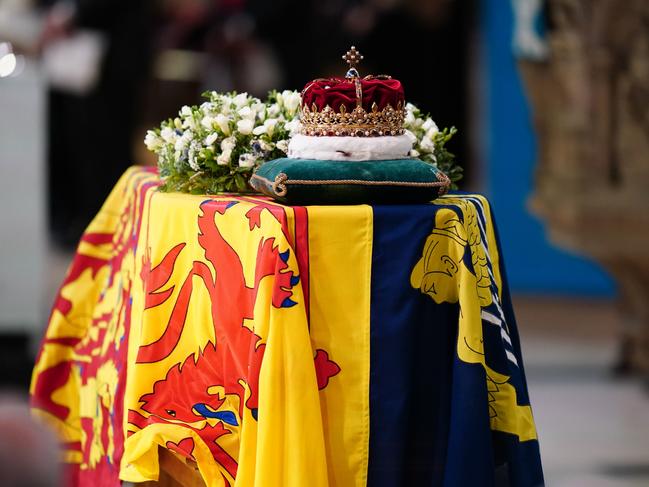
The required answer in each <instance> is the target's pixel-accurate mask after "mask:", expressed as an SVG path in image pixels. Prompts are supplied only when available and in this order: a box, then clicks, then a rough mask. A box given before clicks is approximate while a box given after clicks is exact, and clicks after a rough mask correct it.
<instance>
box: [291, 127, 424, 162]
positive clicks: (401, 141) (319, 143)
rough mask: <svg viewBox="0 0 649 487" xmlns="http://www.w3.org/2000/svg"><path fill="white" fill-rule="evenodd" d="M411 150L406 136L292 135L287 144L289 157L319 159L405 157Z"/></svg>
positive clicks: (347, 159)
mask: <svg viewBox="0 0 649 487" xmlns="http://www.w3.org/2000/svg"><path fill="white" fill-rule="evenodd" d="M411 149H412V140H411V139H410V138H409V137H408V136H407V135H406V134H402V135H390V136H383V137H315V136H310V135H301V134H297V135H294V136H293V137H292V138H291V140H290V141H289V143H288V157H289V158H291V159H319V160H321V161H382V160H388V159H405V158H406V157H408V153H409V152H410V150H411Z"/></svg>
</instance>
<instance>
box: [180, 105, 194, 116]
mask: <svg viewBox="0 0 649 487" xmlns="http://www.w3.org/2000/svg"><path fill="white" fill-rule="evenodd" d="M180 114H181V115H182V116H183V117H191V116H192V109H191V108H189V107H188V106H187V105H185V106H184V107H182V108H181V109H180Z"/></svg>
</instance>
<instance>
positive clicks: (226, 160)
mask: <svg viewBox="0 0 649 487" xmlns="http://www.w3.org/2000/svg"><path fill="white" fill-rule="evenodd" d="M231 157H232V150H230V149H228V150H224V151H223V152H221V153H220V154H219V155H218V157H217V158H216V163H217V164H218V165H219V166H227V165H228V164H230V158H231Z"/></svg>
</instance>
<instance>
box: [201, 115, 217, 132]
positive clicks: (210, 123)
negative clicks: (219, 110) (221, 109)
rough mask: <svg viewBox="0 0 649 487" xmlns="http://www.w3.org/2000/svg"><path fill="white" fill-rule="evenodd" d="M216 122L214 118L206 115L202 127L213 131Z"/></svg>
mask: <svg viewBox="0 0 649 487" xmlns="http://www.w3.org/2000/svg"><path fill="white" fill-rule="evenodd" d="M214 122H215V120H214V117H210V116H209V115H206V116H204V117H203V119H202V120H201V125H202V126H203V127H205V128H206V129H207V130H211V129H212V128H214Z"/></svg>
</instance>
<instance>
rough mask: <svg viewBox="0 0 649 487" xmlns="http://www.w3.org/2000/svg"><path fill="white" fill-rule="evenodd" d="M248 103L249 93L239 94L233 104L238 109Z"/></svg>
mask: <svg viewBox="0 0 649 487" xmlns="http://www.w3.org/2000/svg"><path fill="white" fill-rule="evenodd" d="M247 102H248V93H239V94H238V95H237V96H235V97H234V98H233V99H232V103H234V104H235V105H236V107H237V108H241V107H242V106H244V105H245V104H246V103H247Z"/></svg>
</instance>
